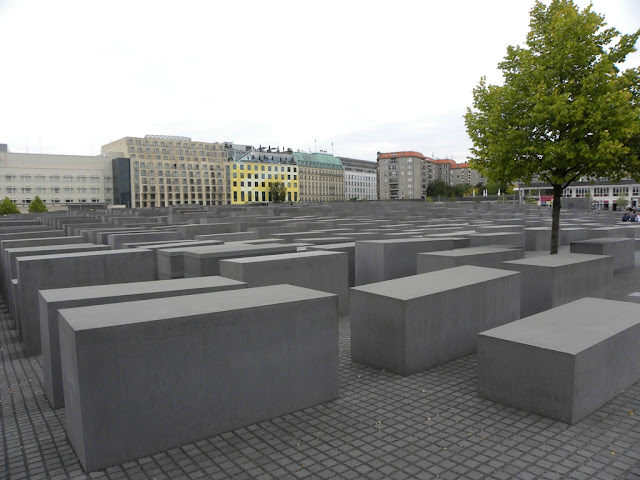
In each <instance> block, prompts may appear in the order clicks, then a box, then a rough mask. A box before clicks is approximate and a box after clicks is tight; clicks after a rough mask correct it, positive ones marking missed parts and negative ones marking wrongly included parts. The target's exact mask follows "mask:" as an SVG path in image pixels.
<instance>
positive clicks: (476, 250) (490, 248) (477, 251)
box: [418, 245, 522, 257]
mask: <svg viewBox="0 0 640 480" xmlns="http://www.w3.org/2000/svg"><path fill="white" fill-rule="evenodd" d="M519 249H520V250H522V248H519ZM514 250H518V247H516V248H509V247H505V246H504V245H486V246H483V247H469V248H458V249H456V250H441V251H439V252H423V253H419V254H418V255H437V256H442V257H466V256H472V255H482V254H484V253H500V252H513V251H514Z"/></svg>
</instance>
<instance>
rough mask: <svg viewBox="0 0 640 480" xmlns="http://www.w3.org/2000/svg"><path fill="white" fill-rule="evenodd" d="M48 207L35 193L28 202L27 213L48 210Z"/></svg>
mask: <svg viewBox="0 0 640 480" xmlns="http://www.w3.org/2000/svg"><path fill="white" fill-rule="evenodd" d="M48 211H49V209H48V208H47V207H46V206H45V204H44V202H43V201H42V199H41V198H40V196H39V195H36V196H35V198H34V199H33V200H31V203H30V204H29V213H38V212H48Z"/></svg>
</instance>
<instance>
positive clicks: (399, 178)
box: [377, 151, 436, 200]
mask: <svg viewBox="0 0 640 480" xmlns="http://www.w3.org/2000/svg"><path fill="white" fill-rule="evenodd" d="M377 160H378V198H379V199H381V200H385V199H388V200H394V199H419V198H424V196H425V195H426V190H427V185H428V184H429V182H431V181H433V180H434V179H435V175H436V168H435V164H434V163H433V162H432V159H430V158H427V157H425V156H424V155H422V154H421V153H419V152H413V151H403V152H390V153H380V152H378V159H377Z"/></svg>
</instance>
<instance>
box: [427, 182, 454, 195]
mask: <svg viewBox="0 0 640 480" xmlns="http://www.w3.org/2000/svg"><path fill="white" fill-rule="evenodd" d="M427 196H428V197H432V198H436V197H447V196H449V190H448V185H447V184H446V183H445V182H444V181H443V180H440V179H438V180H433V181H431V182H429V185H427Z"/></svg>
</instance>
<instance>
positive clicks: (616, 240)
mask: <svg viewBox="0 0 640 480" xmlns="http://www.w3.org/2000/svg"><path fill="white" fill-rule="evenodd" d="M633 240H634V239H633V238H611V237H602V238H590V239H589V240H576V241H575V242H571V244H572V245H573V244H574V243H577V244H583V243H595V244H596V245H603V244H606V243H623V242H628V243H630V242H633Z"/></svg>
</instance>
